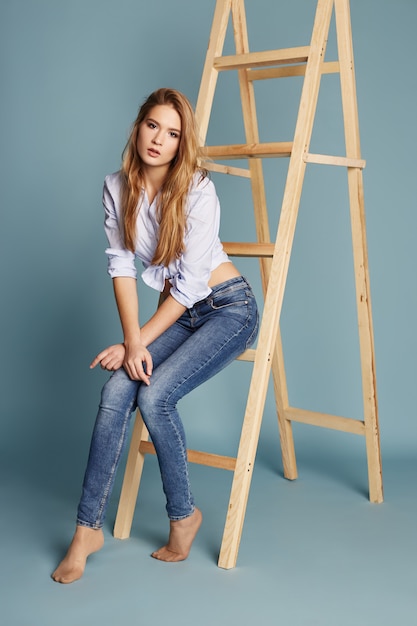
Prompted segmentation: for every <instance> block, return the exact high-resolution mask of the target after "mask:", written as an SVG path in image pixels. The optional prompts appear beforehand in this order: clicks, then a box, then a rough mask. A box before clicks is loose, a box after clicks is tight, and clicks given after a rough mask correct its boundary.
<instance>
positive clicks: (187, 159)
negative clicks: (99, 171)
mask: <svg viewBox="0 0 417 626" xmlns="http://www.w3.org/2000/svg"><path fill="white" fill-rule="evenodd" d="M157 105H169V106H172V107H173V108H174V109H175V110H176V111H177V113H178V115H179V116H180V119H181V135H180V141H179V147H178V152H177V154H176V156H175V158H174V159H173V160H172V162H171V164H170V168H169V170H168V173H167V176H166V179H165V181H164V183H163V185H162V187H161V190H160V194H159V202H158V205H157V219H158V222H159V239H158V242H157V246H156V250H155V254H154V257H153V259H152V264H153V265H166V266H167V265H168V264H169V263H170V262H171V261H172V260H173V259H175V258H178V257H179V256H180V255H181V253H182V252H183V251H184V232H185V226H186V216H185V212H184V206H185V200H186V197H187V194H188V192H189V189H190V184H191V181H192V178H193V176H194V174H195V173H196V171H197V170H198V165H197V145H198V144H197V129H196V123H195V117H194V111H193V109H192V107H191V104H190V102H189V101H188V99H187V98H186V97H185V96H184V95H183V94H182V93H180V92H179V91H176V90H174V89H166V88H162V89H158V90H156V91H154V92H153V93H151V95H150V96H149V97H148V98H147V99H146V100H145V102H144V103H143V105H142V106H141V108H140V109H139V113H138V116H137V118H136V120H135V122H134V123H133V126H132V130H131V133H130V137H129V139H128V142H127V144H126V147H125V149H124V151H123V157H122V167H121V173H122V182H123V184H122V196H121V204H122V215H123V235H124V243H125V246H126V248H127V249H128V250H131V251H132V252H134V250H135V245H136V238H137V236H138V234H139V236H140V233H137V231H136V228H137V227H136V223H137V216H138V211H139V210H140V205H139V198H140V195H141V193H142V187H143V185H144V178H143V171H142V160H141V158H140V156H139V154H138V150H137V138H138V132H139V127H140V125H141V124H142V123H143V122H144V121H145V120H146V118H147V116H148V115H149V112H150V110H151V109H152V108H153V107H154V106H157ZM205 174H206V173H205V172H202V176H205Z"/></svg>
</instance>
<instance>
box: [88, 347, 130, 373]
mask: <svg viewBox="0 0 417 626" xmlns="http://www.w3.org/2000/svg"><path fill="white" fill-rule="evenodd" d="M124 358H125V347H124V345H123V344H122V343H116V344H114V345H113V346H109V347H108V348H106V349H105V350H102V351H101V352H100V353H99V354H98V355H97V356H96V358H95V359H94V360H93V361H92V362H91V364H90V369H93V368H94V367H96V365H98V364H99V363H100V366H101V368H102V369H104V370H109V371H114V370H118V369H119V368H120V367H122V365H123V361H124Z"/></svg>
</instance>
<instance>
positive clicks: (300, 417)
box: [284, 407, 365, 435]
mask: <svg viewBox="0 0 417 626" xmlns="http://www.w3.org/2000/svg"><path fill="white" fill-rule="evenodd" d="M284 417H285V419H288V420H290V421H292V422H302V423H303V424H311V425H312V426H322V427H323V428H331V429H333V430H341V431H343V432H348V433H352V434H354V435H365V423H364V422H362V421H360V420H356V419H352V418H350V417H340V416H339V415H329V414H327V413H317V412H315V411H306V410H305V409H296V408H295V407H288V408H286V409H285V411H284Z"/></svg>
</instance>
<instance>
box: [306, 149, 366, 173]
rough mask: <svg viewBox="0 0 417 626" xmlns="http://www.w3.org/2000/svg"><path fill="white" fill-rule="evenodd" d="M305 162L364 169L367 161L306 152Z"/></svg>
mask: <svg viewBox="0 0 417 626" xmlns="http://www.w3.org/2000/svg"><path fill="white" fill-rule="evenodd" d="M304 163H318V164H319V165H339V166H342V167H358V168H359V169H361V170H363V169H364V167H365V165H366V161H364V160H363V159H353V158H350V157H341V156H330V155H327V154H307V153H306V154H305V155H304Z"/></svg>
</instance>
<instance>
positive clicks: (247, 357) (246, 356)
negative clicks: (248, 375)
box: [237, 349, 256, 361]
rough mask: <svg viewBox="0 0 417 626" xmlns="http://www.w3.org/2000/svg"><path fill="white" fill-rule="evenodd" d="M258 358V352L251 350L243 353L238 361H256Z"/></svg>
mask: <svg viewBox="0 0 417 626" xmlns="http://www.w3.org/2000/svg"><path fill="white" fill-rule="evenodd" d="M255 356H256V350H254V349H249V350H245V352H242V354H241V355H239V356H238V357H237V361H254V360H255Z"/></svg>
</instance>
